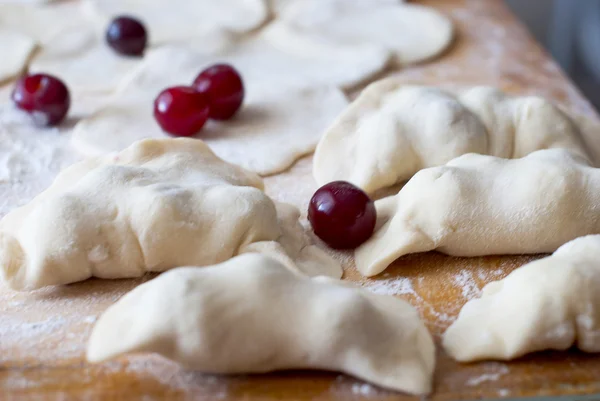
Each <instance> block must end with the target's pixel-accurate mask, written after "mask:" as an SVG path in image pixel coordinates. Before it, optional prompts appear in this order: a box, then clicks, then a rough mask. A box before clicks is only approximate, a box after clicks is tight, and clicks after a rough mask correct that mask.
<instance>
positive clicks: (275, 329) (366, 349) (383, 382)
mask: <svg viewBox="0 0 600 401" xmlns="http://www.w3.org/2000/svg"><path fill="white" fill-rule="evenodd" d="M134 352H143V353H148V352H153V353H158V354H160V355H162V356H164V357H166V358H169V359H171V360H174V361H176V362H179V363H181V364H182V365H183V366H185V367H186V368H189V369H194V370H199V371H201V372H206V373H264V372H270V371H274V370H282V369H322V370H332V371H341V372H344V373H348V374H350V375H353V376H356V377H358V378H361V379H363V380H366V381H369V382H371V383H374V384H377V385H380V386H382V387H385V388H388V389H392V390H398V391H404V392H407V393H413V394H426V393H429V392H430V391H431V382H432V374H433V371H434V366H435V347H434V344H433V341H432V338H431V335H430V334H429V332H428V331H427V329H426V327H425V325H424V324H423V323H422V321H421V320H420V319H419V315H418V313H417V311H416V310H415V309H414V308H413V307H411V306H410V305H408V304H407V303H406V302H404V301H402V300H400V299H397V298H395V297H393V296H389V295H377V294H373V293H370V292H368V291H366V290H362V289H359V288H356V287H354V286H352V285H350V284H348V283H345V282H341V281H338V280H333V279H330V278H326V277H316V278H309V277H306V276H300V275H296V274H293V273H292V272H291V271H290V270H289V269H286V268H284V266H283V265H281V264H280V263H278V262H277V261H275V260H274V259H271V258H269V257H266V256H262V255H243V256H239V257H236V258H234V259H231V260H229V261H227V262H225V263H222V264H220V265H216V266H213V267H208V268H202V269H198V268H195V267H183V268H178V269H175V270H172V271H170V272H168V273H165V274H163V275H161V276H160V277H158V278H156V279H154V280H152V281H150V282H148V283H145V284H143V285H141V286H139V287H137V288H136V289H134V290H133V291H131V292H130V293H128V294H126V295H125V296H124V297H123V298H122V299H121V300H119V301H118V302H117V303H116V304H114V305H113V306H111V307H110V308H109V309H108V310H107V311H106V312H105V313H104V314H103V315H102V316H101V317H100V319H99V320H98V322H97V324H96V326H95V327H94V330H93V332H92V335H91V338H90V341H89V345H88V349H87V359H88V360H89V361H91V362H100V361H104V360H107V359H111V358H115V357H118V356H120V355H123V354H127V353H134Z"/></svg>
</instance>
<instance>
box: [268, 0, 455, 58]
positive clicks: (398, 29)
mask: <svg viewBox="0 0 600 401" xmlns="http://www.w3.org/2000/svg"><path fill="white" fill-rule="evenodd" d="M274 25H277V29H276V30H275V31H273V32H272V34H271V33H267V38H268V40H269V41H270V42H271V43H273V44H275V45H277V46H278V47H281V48H285V49H287V50H288V51H290V52H295V53H297V54H299V55H301V54H306V55H310V54H312V53H313V51H314V50H313V47H314V46H319V45H320V43H322V42H330V43H331V44H338V45H340V46H345V47H347V48H349V49H350V48H352V47H353V46H359V47H362V46H365V45H371V46H377V47H380V48H382V49H385V50H387V51H388V52H389V53H390V54H391V55H393V60H394V61H395V62H396V63H397V64H408V63H415V62H418V61H422V60H426V59H429V58H431V57H433V56H435V55H437V54H439V53H441V52H442V51H443V50H444V49H446V48H447V47H448V46H449V44H450V43H451V41H452V37H453V27H452V23H451V22H450V20H449V19H448V18H446V17H444V16H443V15H441V14H439V13H438V12H437V11H435V10H434V9H432V8H429V7H424V6H420V5H415V4H402V3H400V2H397V1H384V0H379V1H364V0H304V1H296V2H293V4H290V5H289V6H286V7H284V8H283V10H282V11H280V13H279V18H278V19H277V20H276V22H275V23H274ZM300 38H301V40H298V39H300ZM356 50H358V48H356Z"/></svg>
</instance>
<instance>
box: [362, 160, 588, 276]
mask: <svg viewBox="0 0 600 401" xmlns="http://www.w3.org/2000/svg"><path fill="white" fill-rule="evenodd" d="M375 205H376V209H377V219H378V222H377V227H379V228H378V229H376V231H375V233H374V234H373V237H371V238H370V239H369V240H368V241H367V242H366V243H364V244H363V245H362V246H360V247H359V248H358V249H357V250H356V252H355V256H356V265H357V268H358V270H359V271H360V272H361V273H362V274H363V275H365V276H373V275H376V274H378V273H380V272H382V271H383V270H385V268H387V267H388V266H389V265H390V263H392V262H393V261H394V260H396V259H397V258H399V257H400V256H403V255H406V254H409V253H415V252H426V251H432V250H437V251H439V252H442V253H445V254H448V255H453V256H482V255H504V254H527V253H550V252H553V251H555V250H556V249H557V248H558V247H559V246H561V245H563V244H565V243H566V242H568V241H571V240H573V239H575V238H577V237H581V236H583V235H588V234H599V233H600V218H599V216H598V205H600V169H595V168H592V167H590V165H589V164H588V163H587V161H586V160H585V159H584V158H583V157H581V156H579V155H576V154H573V153H571V152H569V151H568V150H566V149H547V150H540V151H537V152H534V153H531V154H530V155H529V156H526V157H524V158H522V159H514V160H510V159H502V158H497V157H492V156H482V155H477V154H468V155H464V156H461V157H459V158H457V159H454V160H452V161H451V162H450V163H448V164H447V165H445V166H442V167H433V168H429V169H425V170H421V171H420V172H418V173H417V174H416V175H415V176H414V177H413V178H412V179H411V180H410V181H409V182H408V183H407V184H406V185H405V186H404V188H402V190H401V191H400V192H399V193H398V195H396V196H393V197H389V198H385V199H382V200H380V201H378V202H376V204H375Z"/></svg>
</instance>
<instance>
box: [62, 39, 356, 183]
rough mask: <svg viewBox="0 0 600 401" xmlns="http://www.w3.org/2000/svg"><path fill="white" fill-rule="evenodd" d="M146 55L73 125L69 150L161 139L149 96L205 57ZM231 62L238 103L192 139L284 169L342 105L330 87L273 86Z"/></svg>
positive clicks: (182, 79) (184, 76) (189, 74)
mask: <svg viewBox="0 0 600 401" xmlns="http://www.w3.org/2000/svg"><path fill="white" fill-rule="evenodd" d="M148 57H149V59H147V60H146V61H145V62H144V64H145V66H146V67H147V68H144V69H141V70H139V71H138V73H137V74H135V77H132V78H131V79H130V80H129V82H128V84H127V85H126V86H125V87H123V88H122V89H121V90H120V91H119V93H118V94H117V95H116V96H115V97H114V98H113V99H112V101H110V102H109V103H108V104H107V105H106V106H105V107H103V108H101V109H99V110H98V111H96V112H95V113H93V114H92V115H91V116H89V117H88V118H85V119H83V120H82V121H81V122H80V123H78V125H77V126H76V127H75V129H74V132H73V136H72V143H73V145H74V147H75V148H76V149H78V150H80V151H81V152H83V153H85V154H88V155H98V154H103V153H106V152H111V151H118V150H121V149H123V148H125V147H126V146H129V145H130V144H131V143H133V142H135V141H136V140H139V139H142V138H165V137H168V135H167V134H165V133H164V132H163V131H162V130H161V128H160V127H159V125H158V124H157V123H156V121H155V120H154V117H153V115H152V112H151V110H152V107H153V101H154V99H155V97H156V95H157V94H158V93H159V92H160V91H161V90H162V89H164V88H165V87H168V86H172V85H177V84H182V83H187V82H192V81H193V79H194V78H195V76H196V75H197V74H198V72H199V71H200V70H201V69H202V68H203V67H205V66H207V65H208V64H210V63H211V61H209V58H206V57H205V56H198V55H197V54H196V53H193V52H190V51H189V50H183V49H178V48H177V49H176V48H169V49H167V48H165V49H161V50H157V51H156V52H154V53H153V54H151V55H149V56H148ZM212 60H213V61H212V62H214V59H212ZM172 65H177V66H178V68H177V69H173V68H172ZM234 65H237V66H238V68H241V70H242V75H243V76H244V77H246V99H245V102H244V105H243V106H242V109H241V111H240V112H239V114H238V115H237V116H236V117H235V118H234V119H232V120H229V121H225V122H216V121H209V122H208V124H207V125H206V126H205V127H204V129H203V130H202V131H201V132H200V133H199V134H198V138H201V139H202V140H204V141H206V143H207V144H208V145H209V146H210V147H211V148H212V150H213V151H214V152H215V153H216V154H217V155H218V156H219V157H221V158H223V159H224V160H226V161H228V162H231V163H236V164H239V165H241V166H242V167H245V168H247V169H249V170H252V171H254V172H256V173H259V174H261V175H269V174H274V173H278V172H281V171H283V170H286V169H287V168H288V167H289V166H291V165H292V164H293V163H294V162H295V161H296V160H297V159H298V158H300V157H301V156H303V155H306V154H308V153H311V152H312V151H313V150H314V149H315V147H316V145H317V143H318V141H319V139H320V136H321V133H322V131H323V130H324V129H325V128H326V127H327V126H328V125H329V124H330V123H331V121H332V120H333V119H334V118H335V116H336V115H337V114H338V113H339V112H340V111H341V110H343V109H344V107H346V105H347V104H348V102H347V100H346V97H345V95H344V94H343V93H342V92H341V91H340V90H339V89H337V88H335V87H332V86H327V87H321V86H319V87H304V88H301V87H298V88H296V87H294V88H291V87H287V86H279V85H273V84H272V82H271V81H269V80H266V79H265V80H263V79H260V78H257V79H254V78H253V77H254V76H255V75H253V74H252V73H248V74H247V75H245V74H244V73H245V72H247V70H246V69H245V67H246V66H249V65H250V63H240V64H234ZM172 70H175V71H172ZM265 78H266V77H265Z"/></svg>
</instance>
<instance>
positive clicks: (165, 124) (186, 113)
mask: <svg viewBox="0 0 600 401" xmlns="http://www.w3.org/2000/svg"><path fill="white" fill-rule="evenodd" d="M209 111H210V107H209V105H208V99H207V97H206V95H205V94H204V93H200V92H198V91H197V90H195V89H194V88H192V87H189V86H176V87H173V88H168V89H165V90H164V91H162V92H161V93H160V94H159V95H158V96H157V97H156V100H155V101H154V118H156V121H157V122H158V124H159V125H160V126H161V128H162V129H163V130H164V131H165V132H167V133H169V134H171V135H176V136H192V135H194V134H196V133H198V131H200V130H201V129H202V127H203V126H204V124H205V123H206V120H208V114H209Z"/></svg>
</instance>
